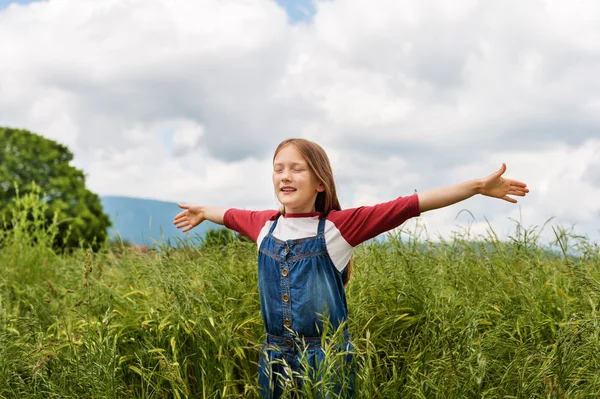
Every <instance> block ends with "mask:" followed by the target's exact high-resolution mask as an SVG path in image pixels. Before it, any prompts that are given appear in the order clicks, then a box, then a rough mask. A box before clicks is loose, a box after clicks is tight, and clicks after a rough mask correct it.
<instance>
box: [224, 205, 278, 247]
mask: <svg viewBox="0 0 600 399" xmlns="http://www.w3.org/2000/svg"><path fill="white" fill-rule="evenodd" d="M277 214H278V212H277V211H274V210H269V211H249V210H245V209H235V208H230V209H228V210H227V211H226V212H225V215H224V216H223V224H224V225H225V227H227V228H228V229H231V230H233V231H236V232H238V233H240V234H243V235H245V236H246V237H248V238H250V239H252V241H254V242H256V240H257V239H258V235H259V234H260V230H261V229H262V228H263V226H264V225H265V224H266V223H267V221H269V220H270V219H271V218H273V217H274V216H276V215H277Z"/></svg>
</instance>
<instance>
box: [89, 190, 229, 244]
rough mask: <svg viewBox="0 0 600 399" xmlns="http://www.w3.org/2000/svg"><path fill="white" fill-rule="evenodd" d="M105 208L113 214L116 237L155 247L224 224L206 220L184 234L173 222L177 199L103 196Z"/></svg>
mask: <svg viewBox="0 0 600 399" xmlns="http://www.w3.org/2000/svg"><path fill="white" fill-rule="evenodd" d="M100 200H101V201H102V206H103V207H104V211H105V212H106V213H107V214H108V215H109V216H110V219H111V221H112V223H113V226H112V227H111V228H110V229H109V234H110V236H111V238H112V237H117V236H120V237H122V238H123V240H126V241H128V242H130V243H132V244H137V245H149V246H152V245H153V244H154V243H155V242H157V241H159V242H162V241H166V240H170V241H171V242H176V240H178V239H185V238H186V237H188V236H191V237H196V236H203V235H204V233H205V232H206V230H208V229H210V228H218V227H220V226H218V225H216V224H214V223H210V222H206V223H202V224H201V225H200V226H198V227H196V228H195V229H194V230H193V231H192V232H190V233H189V234H186V233H181V231H179V230H177V228H176V227H175V226H174V225H173V218H174V217H175V215H176V214H177V213H179V211H180V209H179V207H178V206H177V204H176V203H174V202H165V201H156V200H149V199H141V198H130V197H117V196H104V197H100Z"/></svg>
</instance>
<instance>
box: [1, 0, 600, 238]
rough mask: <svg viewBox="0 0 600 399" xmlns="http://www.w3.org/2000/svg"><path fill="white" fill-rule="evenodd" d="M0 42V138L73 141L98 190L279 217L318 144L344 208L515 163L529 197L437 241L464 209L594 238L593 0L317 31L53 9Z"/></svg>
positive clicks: (352, 9)
mask: <svg viewBox="0 0 600 399" xmlns="http://www.w3.org/2000/svg"><path fill="white" fill-rule="evenodd" d="M32 27H35V29H33V28H32ZM15 38H18V40H16V39H15ZM0 48H2V63H0V125H4V126H6V125H7V126H14V127H20V128H27V129H29V130H32V131H35V132H38V133H40V134H42V135H44V136H47V137H49V138H52V139H55V140H58V141H60V142H62V143H64V144H66V145H68V146H69V148H70V149H71V150H73V152H74V153H75V163H76V165H77V166H78V167H81V168H83V169H84V170H85V172H86V174H87V176H88V183H89V185H90V188H92V189H93V190H95V191H96V192H98V193H100V194H105V195H107V194H113V195H114V194H118V195H130V196H139V197H146V198H156V199H163V200H171V201H180V200H185V201H198V202H207V203H209V202H210V203H215V204H223V205H226V206H239V207H246V208H265V207H273V206H275V201H274V196H273V194H272V189H271V187H270V185H271V183H270V162H271V157H272V151H273V150H274V148H275V146H276V145H277V144H278V143H279V141H281V140H282V139H284V138H287V137H290V136H303V137H307V138H310V139H314V140H315V141H317V142H319V143H321V144H322V145H323V146H324V147H325V148H326V149H327V150H328V152H329V154H330V158H331V160H332V163H333V167H334V171H335V174H336V177H337V181H338V186H339V187H338V190H339V192H340V197H341V199H342V203H343V205H344V206H354V205H359V204H366V203H369V202H376V201H385V200H389V199H390V198H394V197H396V196H398V195H407V194H411V193H412V192H413V190H415V189H417V190H419V191H423V190H424V189H427V188H431V187H435V186H440V185H446V184H451V183H454V182H458V181H460V180H463V179H469V178H475V177H482V175H485V174H486V173H490V172H491V171H493V170H495V169H496V168H498V167H499V165H500V163H501V162H503V161H506V162H507V163H508V166H509V173H510V174H511V175H512V173H513V172H514V177H517V178H519V179H522V180H524V181H526V182H527V183H529V185H530V187H531V188H532V192H531V194H530V195H529V196H528V197H527V198H525V199H523V200H522V201H520V203H519V205H518V206H514V205H511V204H507V203H506V204H505V203H502V202H499V201H495V200H491V199H487V198H474V199H470V200H468V201H467V202H465V203H464V204H460V205H456V206H454V207H451V208H448V209H445V210H439V211H435V212H431V213H428V214H426V215H425V216H424V217H423V221H424V223H426V224H427V226H428V231H429V232H430V233H433V232H435V231H436V230H439V231H440V232H442V233H443V234H450V232H451V231H452V230H453V229H455V228H456V227H455V224H456V223H457V221H455V220H454V218H455V216H456V214H457V213H458V212H459V211H460V210H461V209H463V208H467V209H469V210H470V211H472V213H473V215H474V216H475V221H474V222H473V224H472V226H471V228H472V229H473V231H479V232H485V229H486V228H487V224H486V223H485V222H484V220H483V217H484V216H485V217H487V218H488V219H489V220H491V221H492V222H493V223H494V224H495V225H497V226H499V229H500V230H502V231H504V233H503V234H508V232H510V229H511V227H512V223H513V222H510V221H509V220H508V219H507V218H508V217H512V218H516V219H518V218H519V217H522V218H523V222H524V223H525V224H534V225H535V224H541V223H543V222H544V221H545V220H547V218H549V217H552V216H555V217H556V220H557V222H561V223H564V224H570V223H577V226H578V228H580V229H582V230H583V231H582V232H585V233H588V234H590V235H593V234H598V231H597V228H596V227H595V226H596V225H597V224H598V218H599V217H600V216H599V215H598V208H599V207H598V206H597V205H596V204H595V201H594V198H598V196H599V195H600V193H599V192H598V190H599V189H600V183H599V182H600V178H599V177H598V176H599V175H598V173H597V172H595V171H596V170H598V168H599V164H598V159H600V152H599V151H600V150H599V144H598V141H597V138H598V132H599V131H600V114H599V113H598V109H599V106H598V104H600V80H598V79H595V75H596V71H598V70H599V69H600V61H599V60H600V57H598V56H599V55H600V3H598V2H596V1H593V0H574V1H571V2H567V3H565V2H564V1H560V0H535V1H531V2H520V1H516V0H509V1H506V0H492V1H476V0H462V1H453V2H452V3H451V4H450V3H449V2H447V1H444V0H427V1H419V0H402V1H399V0H378V1H375V2H373V1H370V2H366V1H365V0H335V1H317V2H316V14H315V16H314V20H313V21H312V23H302V24H290V23H289V22H288V19H287V17H286V15H285V12H284V11H283V10H282V9H281V8H279V7H278V6H277V5H276V3H275V2H274V1H267V0H245V1H234V0H203V1H199V2H189V1H183V0H179V1H165V0H150V1H141V0H123V1H104V0H102V1H100V0H90V1H87V2H72V1H67V0H49V1H46V2H40V3H33V4H30V5H28V6H11V7H9V8H7V9H4V10H0ZM594 138H596V140H595V139H594ZM465 215H466V213H464V212H463V213H461V215H460V216H459V218H458V222H461V223H466V221H467V220H468V217H467V216H465Z"/></svg>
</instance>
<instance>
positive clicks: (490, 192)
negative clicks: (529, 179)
mask: <svg viewBox="0 0 600 399" xmlns="http://www.w3.org/2000/svg"><path fill="white" fill-rule="evenodd" d="M505 171H506V164H504V163H503V164H502V167H501V168H500V169H499V170H498V171H497V172H494V173H492V174H491V175H489V176H488V177H486V178H483V179H475V180H469V181H465V182H462V183H459V184H455V185H453V186H448V187H442V188H436V189H433V190H427V191H425V192H423V193H420V194H418V196H419V209H420V211H421V213H423V212H427V211H430V210H432V209H438V208H443V207H445V206H448V205H452V204H455V203H457V202H460V201H463V200H466V199H467V198H470V197H472V196H474V195H475V194H483V195H486V196H488V197H494V198H500V199H503V200H505V201H508V202H512V203H516V202H517V200H516V199H514V198H511V197H509V195H516V196H519V197H524V196H525V194H527V193H528V192H529V189H528V188H527V185H526V184H525V183H522V182H520V181H517V180H512V179H505V178H503V177H502V175H503V174H504V172H505Z"/></svg>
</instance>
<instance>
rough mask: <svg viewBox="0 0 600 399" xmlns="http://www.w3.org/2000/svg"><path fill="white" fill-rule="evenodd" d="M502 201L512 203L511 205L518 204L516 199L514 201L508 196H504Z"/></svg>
mask: <svg viewBox="0 0 600 399" xmlns="http://www.w3.org/2000/svg"><path fill="white" fill-rule="evenodd" d="M502 199H503V200H504V201H508V202H510V203H513V204H516V203H517V200H516V199H514V198H511V197H509V196H508V195H505V196H504V197H503V198H502Z"/></svg>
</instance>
